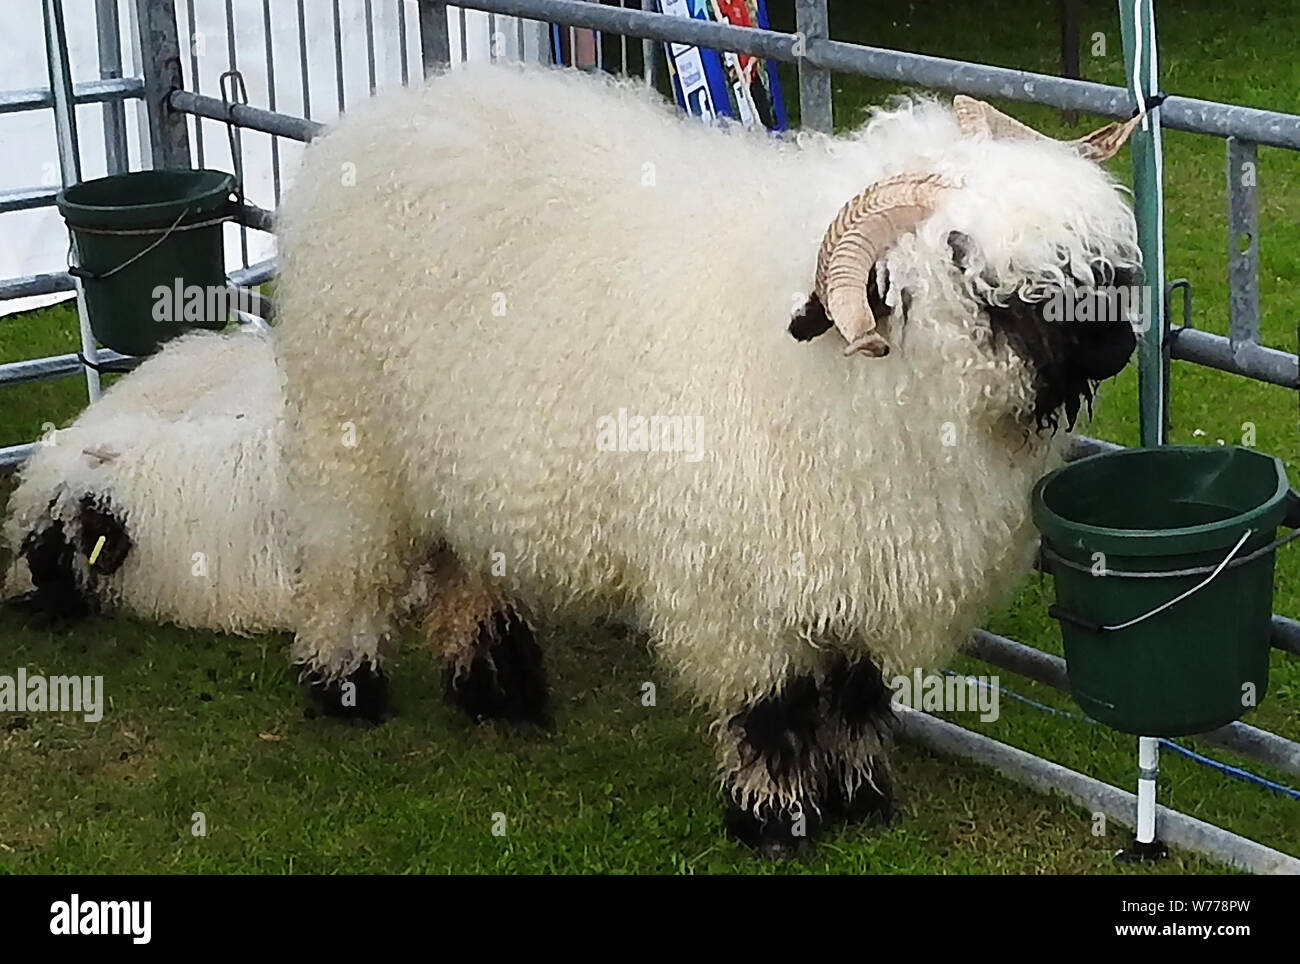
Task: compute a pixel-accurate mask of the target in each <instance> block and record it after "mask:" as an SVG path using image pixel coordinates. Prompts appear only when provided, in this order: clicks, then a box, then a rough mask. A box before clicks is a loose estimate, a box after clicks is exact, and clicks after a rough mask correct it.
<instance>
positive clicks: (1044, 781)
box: [899, 707, 1300, 874]
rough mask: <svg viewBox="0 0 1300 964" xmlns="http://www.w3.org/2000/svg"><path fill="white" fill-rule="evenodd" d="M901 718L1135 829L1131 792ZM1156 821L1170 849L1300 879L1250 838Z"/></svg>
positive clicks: (932, 723)
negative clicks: (1191, 852) (1171, 847)
mask: <svg viewBox="0 0 1300 964" xmlns="http://www.w3.org/2000/svg"><path fill="white" fill-rule="evenodd" d="M899 717H900V721H899V722H900V731H901V733H902V735H903V737H904V738H906V739H910V740H915V741H917V742H919V743H921V744H923V745H924V746H926V747H929V748H930V749H932V750H935V751H937V752H940V753H946V754H951V755H955V756H960V757H964V758H967V759H972V760H976V761H977V762H980V763H983V764H986V765H988V766H991V767H992V768H993V769H994V770H996V771H997V772H998V773H1001V774H1002V775H1003V776H1005V777H1006V778H1008V779H1010V780H1013V781H1015V782H1017V783H1020V784H1023V785H1024V786H1027V787H1029V788H1030V789H1032V790H1036V791H1037V792H1039V793H1042V794H1049V795H1050V794H1053V793H1059V794H1063V795H1065V796H1066V797H1068V798H1070V799H1071V800H1073V801H1074V802H1075V803H1076V804H1077V805H1079V806H1081V807H1083V808H1084V809H1085V810H1086V811H1087V812H1089V813H1098V812H1100V813H1104V814H1106V816H1108V817H1110V818H1111V819H1112V820H1116V821H1118V822H1119V823H1121V824H1123V825H1125V826H1130V827H1131V826H1133V814H1134V811H1135V804H1136V802H1137V798H1136V797H1135V796H1134V795H1133V794H1132V793H1129V792H1128V791H1127V790H1121V789H1120V788H1119V787H1113V786H1111V785H1110V784H1109V783H1103V782H1102V781H1100V780H1097V779H1094V778H1093V777H1090V776H1087V775H1086V774H1083V773H1079V772H1078V771H1077V770H1071V769H1069V768H1068V767H1063V766H1061V765H1060V764H1059V763H1053V762H1052V761H1050V760H1044V759H1043V758H1042V757H1037V756H1034V755H1033V754H1032V753H1029V752H1028V751H1026V750H1021V749H1019V748H1018V747H1014V746H1009V745H1008V744H1006V743H1001V742H999V741H997V740H994V739H992V738H990V737H987V736H984V735H983V734H982V733H977V732H975V731H974V730H968V729H966V728H965V727H962V726H958V725H957V724H956V723H949V722H947V721H946V720H941V719H938V718H937V717H933V716H930V715H929V714H928V713H922V712H920V711H918V710H912V709H908V708H906V707H903V708H902V709H901V711H900V713H899ZM1157 815H1158V817H1159V824H1160V837H1161V839H1162V840H1163V841H1165V842H1166V843H1170V844H1174V845H1175V846H1178V847H1184V848H1186V849H1188V850H1192V851H1195V852H1197V853H1201V854H1204V855H1206V856H1209V857H1213V858H1214V859H1216V860H1221V861H1224V862H1225V863H1229V864H1232V865H1233V866H1236V867H1240V868H1241V869H1243V870H1248V871H1250V872H1251V873H1254V874H1300V860H1297V859H1296V858H1295V857H1292V856H1290V855H1289V854H1284V853H1282V852H1281V851H1279V850H1274V849H1273V848H1272V847H1267V846H1265V845H1264V844H1261V843H1258V842H1256V841H1254V840H1251V839H1250V838H1248V837H1243V836H1241V835H1239V834H1235V833H1233V832H1232V831H1230V830H1224V829H1223V828H1222V827H1216V826H1214V825H1213V824H1209V823H1206V822H1205V821H1203V820H1198V819H1196V818H1195V817H1191V816H1188V815H1187V814H1185V813H1180V812H1179V811H1177V810H1170V809H1169V808H1168V807H1163V806H1162V807H1158V808H1157Z"/></svg>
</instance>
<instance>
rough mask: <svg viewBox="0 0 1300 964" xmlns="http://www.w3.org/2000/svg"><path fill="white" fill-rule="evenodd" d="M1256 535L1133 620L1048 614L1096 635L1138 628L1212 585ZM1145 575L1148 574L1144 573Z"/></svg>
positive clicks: (1055, 610) (1054, 608)
mask: <svg viewBox="0 0 1300 964" xmlns="http://www.w3.org/2000/svg"><path fill="white" fill-rule="evenodd" d="M1254 534H1255V530H1254V529H1247V530H1246V531H1245V532H1243V533H1242V534H1241V538H1240V539H1238V540H1237V544H1236V545H1235V546H1233V547H1232V549H1231V550H1229V552H1228V554H1227V555H1226V556H1224V557H1223V561H1222V562H1220V563H1219V564H1218V565H1217V566H1215V567H1214V571H1213V572H1211V573H1210V574H1209V575H1208V576H1206V577H1205V578H1204V579H1203V580H1201V581H1200V582H1198V583H1197V584H1196V585H1195V586H1193V587H1192V588H1191V589H1188V590H1187V591H1186V592H1183V593H1179V594H1178V595H1177V596H1175V597H1174V598H1173V599H1170V600H1169V601H1167V602H1164V603H1161V604H1160V605H1159V606H1157V607H1156V608H1155V609H1151V610H1148V611H1147V612H1145V613H1143V614H1142V615H1141V616H1134V617H1133V618H1132V619H1130V620H1127V621H1126V622H1122V623H1116V624H1115V625H1113V626H1107V625H1104V624H1103V623H1099V622H1097V621H1096V620H1094V619H1088V618H1087V617H1086V616H1080V615H1079V614H1078V613H1072V612H1070V611H1069V610H1067V609H1063V608H1062V607H1061V606H1060V605H1059V604H1055V603H1054V604H1052V605H1051V606H1050V607H1048V610H1047V614H1048V615H1049V616H1051V617H1052V618H1054V619H1058V620H1061V621H1062V622H1067V623H1072V624H1073V625H1075V626H1079V627H1081V628H1083V629H1086V630H1088V631H1089V632H1094V633H1113V632H1117V631H1118V630H1121V629H1128V628H1129V627H1130V626H1136V625H1137V624H1138V623H1140V622H1144V621H1145V620H1148V619H1150V618H1151V617H1152V616H1156V615H1159V614H1160V613H1162V612H1164V611H1165V610H1166V609H1168V608H1170V607H1171V606H1174V605H1177V604H1178V603H1180V602H1182V601H1183V600H1184V599H1186V598H1187V597H1189V596H1191V595H1193V594H1195V593H1198V592H1200V591H1201V590H1202V589H1204V588H1205V587H1206V586H1208V585H1209V584H1210V583H1212V582H1213V581H1214V580H1215V579H1217V578H1218V576H1219V573H1221V572H1223V570H1224V569H1226V568H1228V563H1230V562H1231V561H1232V559H1233V557H1234V556H1236V554H1237V553H1238V552H1240V551H1241V547H1242V546H1244V545H1245V544H1246V540H1247V539H1249V538H1250V537H1251V536H1252V535H1254ZM1297 535H1300V530H1297V531H1296V532H1293V533H1291V534H1290V535H1289V536H1287V537H1286V538H1285V539H1284V540H1280V541H1285V542H1289V541H1291V539H1293V538H1295V537H1296V536H1297ZM1270 548H1271V547H1270ZM1144 575H1146V574H1145V573H1144ZM1153 575H1154V574H1153ZM1159 575H1165V576H1168V575H1172V573H1159Z"/></svg>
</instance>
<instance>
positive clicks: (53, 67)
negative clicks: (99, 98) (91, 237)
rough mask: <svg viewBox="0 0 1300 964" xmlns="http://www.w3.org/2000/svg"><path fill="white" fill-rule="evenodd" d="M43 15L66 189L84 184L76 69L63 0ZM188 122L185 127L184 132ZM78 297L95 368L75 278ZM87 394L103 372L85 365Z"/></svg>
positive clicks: (52, 2) (49, 3)
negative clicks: (74, 82) (74, 83)
mask: <svg viewBox="0 0 1300 964" xmlns="http://www.w3.org/2000/svg"><path fill="white" fill-rule="evenodd" d="M42 14H43V15H44V20H45V59H46V65H47V66H48V68H49V78H50V94H51V96H52V97H53V98H54V133H55V137H56V139H57V142H58V150H59V174H60V176H61V180H62V182H63V186H64V187H65V188H68V187H71V186H72V185H74V184H76V183H77V182H79V181H80V180H81V145H80V144H79V143H78V140H77V114H76V107H75V106H74V104H73V91H72V68H71V65H70V64H69V63H68V37H67V31H66V30H65V28H64V22H63V0H44V5H43V7H42ZM184 126H185V125H184V122H183V121H182V124H181V127H182V129H184ZM73 285H74V290H75V291H76V293H77V325H78V329H79V333H80V337H81V353H82V355H83V356H84V357H85V358H88V359H90V360H91V364H94V362H95V360H96V359H97V358H98V355H97V353H96V351H95V336H94V334H93V333H92V332H91V330H90V316H89V315H87V314H86V293H85V291H84V290H83V289H82V286H81V280H80V279H79V278H77V277H76V276H75V275H74V276H73ZM83 371H84V372H85V376H86V393H87V395H89V396H90V400H91V401H92V402H93V401H95V400H96V399H98V398H99V372H98V371H96V370H95V369H94V368H92V367H90V365H84V366H83Z"/></svg>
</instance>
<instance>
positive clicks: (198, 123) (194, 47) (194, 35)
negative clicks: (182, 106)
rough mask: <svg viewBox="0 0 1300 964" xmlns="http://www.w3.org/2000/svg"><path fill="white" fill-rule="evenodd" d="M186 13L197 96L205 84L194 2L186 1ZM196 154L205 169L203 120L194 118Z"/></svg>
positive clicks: (191, 64)
mask: <svg viewBox="0 0 1300 964" xmlns="http://www.w3.org/2000/svg"><path fill="white" fill-rule="evenodd" d="M185 13H186V15H187V16H188V17H189V21H188V22H189V28H190V31H189V35H188V36H187V37H186V38H185V43H186V45H187V46H188V47H189V48H190V89H191V90H193V91H194V93H196V94H201V93H203V83H202V80H201V79H200V77H199V25H198V21H197V20H195V19H194V18H195V13H194V0H185ZM194 153H195V156H196V157H197V159H198V166H199V167H203V166H204V162H205V161H206V158H205V156H204V151H203V118H202V117H196V118H194Z"/></svg>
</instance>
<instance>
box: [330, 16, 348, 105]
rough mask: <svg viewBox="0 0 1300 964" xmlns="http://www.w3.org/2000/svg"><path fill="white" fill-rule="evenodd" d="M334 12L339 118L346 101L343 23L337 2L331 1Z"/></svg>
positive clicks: (335, 85)
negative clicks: (344, 89)
mask: <svg viewBox="0 0 1300 964" xmlns="http://www.w3.org/2000/svg"><path fill="white" fill-rule="evenodd" d="M331 7H332V8H333V11H334V21H333V22H334V88H335V90H336V91H337V93H338V108H339V116H342V115H343V113H344V112H345V111H346V110H347V106H348V105H347V100H346V98H345V97H344V95H343V23H342V21H341V20H340V16H339V0H332V2H331Z"/></svg>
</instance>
